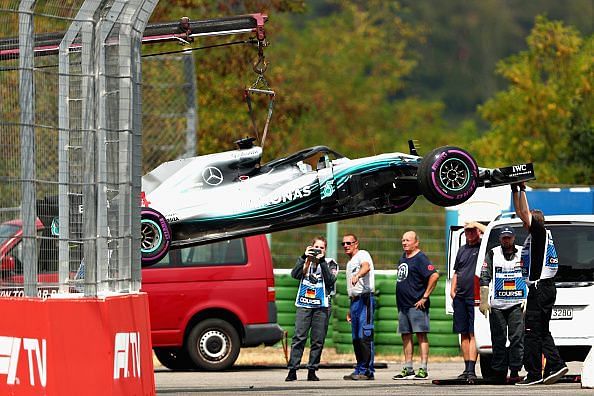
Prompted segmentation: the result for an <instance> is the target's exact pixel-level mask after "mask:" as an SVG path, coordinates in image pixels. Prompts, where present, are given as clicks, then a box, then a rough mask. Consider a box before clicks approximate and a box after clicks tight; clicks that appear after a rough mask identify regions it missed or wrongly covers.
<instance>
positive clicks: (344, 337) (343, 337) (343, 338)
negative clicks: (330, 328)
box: [332, 331, 353, 345]
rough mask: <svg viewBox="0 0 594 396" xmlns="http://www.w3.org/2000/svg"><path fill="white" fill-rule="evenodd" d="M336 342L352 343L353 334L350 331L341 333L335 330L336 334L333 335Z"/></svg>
mask: <svg viewBox="0 0 594 396" xmlns="http://www.w3.org/2000/svg"><path fill="white" fill-rule="evenodd" d="M332 339H333V340H334V343H335V344H336V343H338V344H351V345H352V343H353V336H352V334H351V333H350V332H349V333H341V332H336V331H335V332H334V336H333V337H332Z"/></svg>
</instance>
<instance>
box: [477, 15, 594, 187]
mask: <svg viewBox="0 0 594 396" xmlns="http://www.w3.org/2000/svg"><path fill="white" fill-rule="evenodd" d="M527 43H528V50H526V51H523V52H520V53H519V54H517V55H513V56H511V57H509V58H507V59H504V60H502V61H500V62H499V63H498V65H497V73H498V74H500V75H502V76H503V77H504V78H505V79H506V80H507V81H508V82H509V88H508V89H507V90H505V91H502V92H499V93H497V94H496V95H495V97H494V98H492V99H490V100H489V101H487V102H486V103H485V104H484V105H483V106H480V107H479V113H480V115H481V116H482V117H483V118H484V119H485V120H486V121H487V122H489V123H490V129H489V131H488V132H487V133H486V134H485V136H483V137H482V138H481V139H480V140H478V141H477V142H475V143H474V144H473V149H474V152H475V155H477V156H478V157H479V158H481V162H485V164H486V165H492V166H494V165H495V164H499V163H501V162H504V163H517V162H521V161H532V162H535V163H536V173H537V177H538V181H539V182H544V183H564V184H576V183H577V184H591V183H593V182H594V171H593V164H594V118H592V114H594V100H593V99H594V98H593V97H592V96H593V94H592V93H593V89H594V58H593V57H592V53H593V50H594V36H590V37H587V38H585V39H584V38H582V37H581V36H580V34H579V33H578V32H577V31H576V30H575V29H574V28H573V27H570V26H567V25H564V24H563V23H562V22H558V21H549V20H548V19H547V18H546V17H544V16H539V17H537V18H536V23H535V26H534V28H533V29H532V32H531V33H530V35H529V37H528V39H527Z"/></svg>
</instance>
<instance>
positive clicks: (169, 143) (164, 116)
mask: <svg viewBox="0 0 594 396" xmlns="http://www.w3.org/2000/svg"><path fill="white" fill-rule="evenodd" d="M142 68H143V84H142V100H143V105H142V133H143V140H144V141H145V142H151V144H144V145H143V147H142V154H143V157H142V170H143V173H147V172H149V171H150V170H152V169H154V168H156V167H157V166H159V165H160V164H162V163H163V162H165V161H171V160H174V159H177V158H187V157H192V156H194V155H196V154H197V150H196V139H197V136H198V133H197V130H198V107H197V106H198V101H197V95H198V90H197V85H196V67H195V62H194V56H193V54H192V53H191V52H188V53H186V54H181V55H177V56H173V55H159V56H150V57H144V58H142Z"/></svg>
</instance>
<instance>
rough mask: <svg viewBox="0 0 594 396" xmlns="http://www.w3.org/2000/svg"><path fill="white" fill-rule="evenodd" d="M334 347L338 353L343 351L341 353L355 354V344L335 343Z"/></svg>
mask: <svg viewBox="0 0 594 396" xmlns="http://www.w3.org/2000/svg"><path fill="white" fill-rule="evenodd" d="M334 349H335V350H336V353H341V354H351V355H352V354H354V352H353V344H352V343H350V344H336V343H335V344H334Z"/></svg>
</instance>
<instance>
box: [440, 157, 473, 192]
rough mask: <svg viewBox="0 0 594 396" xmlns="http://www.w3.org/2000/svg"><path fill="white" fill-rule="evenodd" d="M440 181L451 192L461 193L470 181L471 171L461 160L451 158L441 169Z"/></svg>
mask: <svg viewBox="0 0 594 396" xmlns="http://www.w3.org/2000/svg"><path fill="white" fill-rule="evenodd" d="M439 181H440V183H441V184H442V185H443V186H445V187H446V188H447V189H448V190H450V191H460V190H462V189H464V188H466V186H467V185H468V182H469V181H470V170H469V169H468V166H466V164H465V163H464V162H463V161H461V160H460V159H458V158H450V159H448V160H446V161H445V162H444V163H443V164H442V165H441V167H440V168H439Z"/></svg>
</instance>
